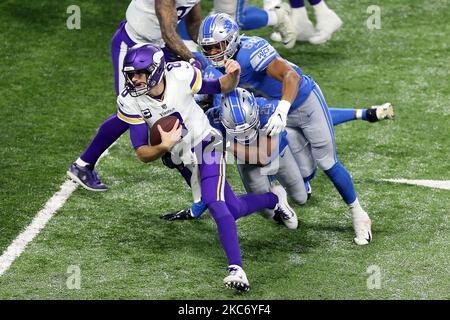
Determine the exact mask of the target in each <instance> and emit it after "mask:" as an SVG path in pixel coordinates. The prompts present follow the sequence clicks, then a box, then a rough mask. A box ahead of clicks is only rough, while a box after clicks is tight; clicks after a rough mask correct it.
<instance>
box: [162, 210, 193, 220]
mask: <svg viewBox="0 0 450 320" xmlns="http://www.w3.org/2000/svg"><path fill="white" fill-rule="evenodd" d="M160 218H161V219H163V220H167V221H175V220H192V219H195V217H194V216H193V214H192V213H191V209H184V210H178V211H174V212H171V213H167V214H165V215H162V216H161V217H160Z"/></svg>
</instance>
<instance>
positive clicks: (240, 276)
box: [223, 264, 250, 292]
mask: <svg viewBox="0 0 450 320" xmlns="http://www.w3.org/2000/svg"><path fill="white" fill-rule="evenodd" d="M227 271H228V276H226V277H225V279H223V283H224V284H225V286H226V287H227V288H229V289H235V290H237V291H241V292H247V291H249V290H250V283H249V282H248V279H247V275H246V274H245V272H244V269H242V268H241V267H240V266H238V265H236V264H232V265H229V266H228V268H227Z"/></svg>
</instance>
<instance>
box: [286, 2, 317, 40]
mask: <svg viewBox="0 0 450 320" xmlns="http://www.w3.org/2000/svg"><path fill="white" fill-rule="evenodd" d="M291 20H292V24H293V26H294V28H295V30H297V41H309V39H311V38H312V37H314V36H315V35H316V29H315V28H314V26H313V24H312V22H311V20H309V18H308V14H307V12H306V9H304V10H298V9H297V10H292V16H291Z"/></svg>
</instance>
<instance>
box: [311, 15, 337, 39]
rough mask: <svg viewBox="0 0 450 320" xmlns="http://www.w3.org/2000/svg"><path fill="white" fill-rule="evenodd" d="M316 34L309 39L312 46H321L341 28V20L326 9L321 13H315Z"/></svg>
mask: <svg viewBox="0 0 450 320" xmlns="http://www.w3.org/2000/svg"><path fill="white" fill-rule="evenodd" d="M316 21H317V25H316V30H317V31H316V34H315V35H314V36H312V37H311V38H309V42H310V43H312V44H322V43H325V42H327V41H328V40H330V39H331V36H332V35H333V33H335V32H336V31H338V30H339V28H340V27H341V26H342V20H341V18H339V16H338V15H337V14H336V12H334V11H333V10H331V9H329V8H327V10H325V11H323V12H316Z"/></svg>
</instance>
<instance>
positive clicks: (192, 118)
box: [117, 44, 298, 291]
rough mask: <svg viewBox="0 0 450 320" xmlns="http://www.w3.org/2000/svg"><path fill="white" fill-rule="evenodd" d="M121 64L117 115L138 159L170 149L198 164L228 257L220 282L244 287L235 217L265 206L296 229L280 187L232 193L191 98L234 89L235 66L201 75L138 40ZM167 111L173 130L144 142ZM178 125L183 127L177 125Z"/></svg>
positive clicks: (218, 141) (220, 153) (214, 140)
mask: <svg viewBox="0 0 450 320" xmlns="http://www.w3.org/2000/svg"><path fill="white" fill-rule="evenodd" d="M123 65H124V67H123V73H124V76H125V78H126V89H125V90H124V91H122V93H121V94H120V95H119V96H118V97H117V103H118V111H117V114H118V116H119V117H120V118H121V119H123V120H124V121H126V122H127V123H128V124H130V137H131V141H132V144H133V146H134V148H135V150H136V154H137V156H138V158H139V159H140V160H142V161H143V162H150V161H154V160H156V159H158V158H159V157H161V156H162V155H163V154H165V153H166V152H171V153H173V154H175V155H176V156H177V157H179V158H180V159H181V160H182V161H183V163H185V164H187V163H190V164H194V165H196V166H198V173H199V178H200V179H201V197H202V200H203V201H204V203H205V204H206V206H207V207H208V209H209V211H210V212H211V215H212V216H213V218H214V220H215V222H216V224H217V230H218V233H219V239H220V242H221V244H222V247H223V249H224V251H225V253H226V256H227V259H228V265H229V266H228V272H229V274H228V276H227V277H225V279H224V283H225V285H226V286H227V287H229V288H234V289H237V290H241V291H247V290H248V289H249V288H250V285H249V282H248V279H247V277H246V274H245V272H244V270H243V269H242V259H241V255H240V249H239V242H238V237H237V227H236V222H235V220H237V219H239V218H240V217H243V216H246V215H249V214H250V213H252V212H255V211H260V210H263V209H265V208H269V209H273V210H274V211H275V213H276V214H279V215H280V216H281V218H282V219H283V220H284V221H285V223H286V226H288V227H289V228H291V229H295V228H297V224H298V221H297V216H296V214H295V212H294V211H293V210H292V208H290V207H289V205H288V203H287V199H286V193H285V192H284V190H283V189H282V188H280V187H275V188H272V190H271V192H267V193H264V194H259V195H254V194H246V195H242V196H240V197H236V196H235V194H234V193H233V191H232V189H231V187H230V185H229V184H228V183H227V181H226V176H225V172H226V163H225V158H224V150H223V146H222V145H223V141H222V138H221V135H220V133H218V132H217V131H216V130H214V129H213V128H212V127H211V126H210V124H209V121H208V119H207V117H206V115H205V114H204V112H203V110H202V109H201V108H200V106H199V105H198V104H197V103H196V101H195V100H194V97H193V96H194V94H195V93H201V94H217V93H220V92H229V91H231V90H232V89H234V88H235V87H236V85H237V83H238V81H239V75H240V66H239V64H238V63H236V61H233V60H228V61H226V62H224V73H225V75H224V76H222V77H220V78H219V79H202V76H201V73H200V71H199V70H198V69H197V68H195V67H192V66H191V65H190V64H189V63H187V62H183V61H180V62H173V63H168V64H167V65H166V63H165V58H164V54H163V52H162V50H161V49H159V48H158V47H156V46H154V45H151V44H141V45H136V46H134V47H132V48H131V49H130V50H129V51H128V53H127V54H126V56H125V59H124V64H123ZM168 115H172V116H175V117H177V118H178V120H177V122H176V123H175V125H174V126H173V128H172V130H170V131H169V132H164V131H162V129H161V127H158V128H157V129H158V130H159V132H160V135H161V141H162V142H161V143H160V144H159V145H156V146H152V145H149V144H148V141H149V140H148V127H152V126H153V125H154V124H155V122H156V121H157V120H159V119H160V118H162V117H165V116H168ZM178 124H181V126H182V128H183V129H181V127H180V128H178ZM147 126H148V127H147Z"/></svg>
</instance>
